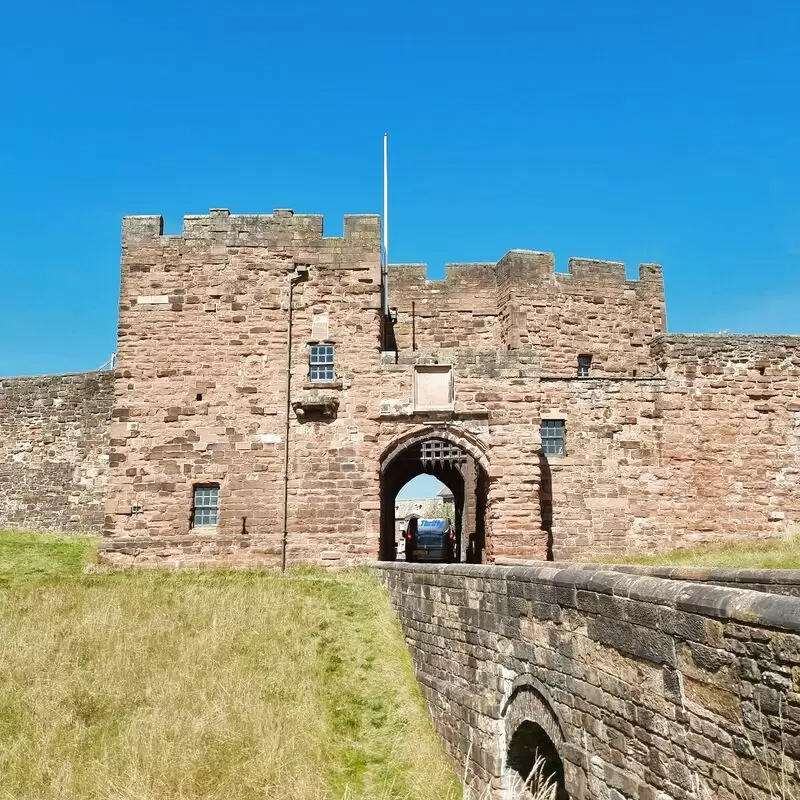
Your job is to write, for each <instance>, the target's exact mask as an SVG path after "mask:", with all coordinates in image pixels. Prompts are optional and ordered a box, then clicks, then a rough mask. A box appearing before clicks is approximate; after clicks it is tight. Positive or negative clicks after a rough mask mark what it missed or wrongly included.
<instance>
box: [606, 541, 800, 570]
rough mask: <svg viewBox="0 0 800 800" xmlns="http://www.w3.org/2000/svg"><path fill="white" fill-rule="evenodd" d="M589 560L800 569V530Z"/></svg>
mask: <svg viewBox="0 0 800 800" xmlns="http://www.w3.org/2000/svg"><path fill="white" fill-rule="evenodd" d="M593 560H596V561H605V562H614V563H617V564H646V565H648V566H674V567H729V568H742V569H759V568H760V569H800V534H794V535H792V536H787V537H781V538H775V539H767V540H764V541H759V542H748V541H741V540H740V541H732V542H729V543H727V544H719V545H705V546H700V547H687V548H685V549H680V550H673V551H671V552H668V553H658V554H656V555H652V556H643V555H634V556H603V557H598V558H597V559H593Z"/></svg>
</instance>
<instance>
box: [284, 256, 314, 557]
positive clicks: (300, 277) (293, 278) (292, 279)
mask: <svg viewBox="0 0 800 800" xmlns="http://www.w3.org/2000/svg"><path fill="white" fill-rule="evenodd" d="M308 278H309V275H308V266H307V265H306V264H295V268H294V272H293V273H292V274H291V275H290V276H289V308H288V311H287V316H288V319H287V336H286V409H285V410H286V429H285V430H284V437H283V533H282V536H281V572H286V549H287V545H288V542H289V431H290V426H291V420H292V418H291V413H292V322H293V317H294V287H295V286H296V285H297V284H298V283H300V282H301V281H307V280H308Z"/></svg>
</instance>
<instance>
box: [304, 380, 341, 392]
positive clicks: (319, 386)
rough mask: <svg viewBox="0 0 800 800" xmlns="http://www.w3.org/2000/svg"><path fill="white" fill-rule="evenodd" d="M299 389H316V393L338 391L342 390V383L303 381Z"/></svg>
mask: <svg viewBox="0 0 800 800" xmlns="http://www.w3.org/2000/svg"><path fill="white" fill-rule="evenodd" d="M300 388H301V389H316V390H317V391H325V390H326V389H333V390H340V389H342V388H344V384H343V383H342V381H313V382H312V381H305V382H304V383H303V384H302V386H301V387H300Z"/></svg>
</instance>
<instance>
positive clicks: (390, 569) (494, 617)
mask: <svg viewBox="0 0 800 800" xmlns="http://www.w3.org/2000/svg"><path fill="white" fill-rule="evenodd" d="M637 571H638V572H640V573H642V572H647V570H646V569H643V568H638V570H637ZM378 572H379V574H380V576H381V579H382V581H383V582H384V584H385V586H386V587H387V588H388V590H389V593H390V596H391V600H392V603H393V605H394V608H395V611H396V613H397V616H398V618H399V620H400V623H401V625H402V627H403V629H404V631H405V635H406V638H407V641H408V644H409V646H410V648H411V652H412V654H413V658H414V662H415V666H416V671H417V676H418V679H419V681H420V684H421V686H422V689H423V692H424V693H425V696H426V698H427V700H428V703H429V706H430V709H431V713H432V715H433V719H434V722H435V725H436V727H437V729H438V730H439V733H440V734H441V736H442V738H443V740H444V743H445V747H446V748H447V750H448V752H449V754H450V756H451V757H452V758H453V760H454V761H455V762H456V763H457V764H458V766H459V768H460V769H461V770H463V769H465V768H466V774H467V775H468V776H469V780H470V782H471V783H472V785H473V786H474V787H475V789H476V791H477V792H483V791H485V790H486V789H487V788H488V787H491V796H492V797H494V798H502V799H503V800H509V799H510V798H511V797H512V796H513V794H512V791H511V788H510V787H511V785H512V782H514V781H518V780H519V778H518V776H519V775H520V774H527V772H528V771H529V770H530V767H531V764H532V763H533V758H534V755H535V754H538V755H539V756H542V757H543V758H544V759H545V762H546V770H547V771H548V772H549V773H550V774H552V775H553V777H554V779H555V780H556V781H557V782H558V783H559V784H560V791H559V794H558V797H559V798H570V800H712V799H713V800H716V798H719V799H720V800H745V799H746V800H769V799H770V798H784V797H786V798H794V797H795V796H796V795H795V794H792V793H791V791H795V792H796V791H797V790H798V788H799V787H800V597H797V596H787V595H792V594H795V595H797V594H800V573H797V572H790V571H782V572H781V571H777V572H773V573H770V574H766V573H762V574H760V575H759V574H758V571H754V570H746V571H741V572H740V573H737V572H736V571H731V570H725V571H724V572H720V573H719V575H717V576H715V574H714V573H700V572H698V571H693V572H689V573H688V574H681V572H680V570H671V571H670V576H671V577H670V578H664V577H658V576H654V575H648V574H631V573H630V572H628V573H626V572H622V571H616V570H613V569H610V568H607V567H589V566H586V565H550V564H547V563H545V562H543V563H540V564H538V565H536V566H478V565H463V564H453V565H441V566H440V565H420V564H399V563H381V564H379V565H378ZM779 574H784V575H786V576H788V577H786V579H784V580H779V579H778V578H776V577H775V576H776V575H779ZM686 578H689V579H690V580H686ZM717 579H718V580H719V582H720V583H724V584H726V585H716V580H717ZM701 581H703V582H701ZM739 583H741V584H742V585H746V586H758V587H759V588H760V589H761V591H754V590H753V589H750V588H739V586H738V584H739ZM782 792H783V793H782Z"/></svg>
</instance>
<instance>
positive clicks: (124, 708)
mask: <svg viewBox="0 0 800 800" xmlns="http://www.w3.org/2000/svg"><path fill="white" fill-rule="evenodd" d="M92 550H93V543H92V542H91V541H88V540H76V539H66V538H63V539H62V538H59V537H53V536H38V535H31V534H27V535H26V534H6V533H0V575H2V583H0V742H2V745H1V746H0V799H2V800H11V799H12V798H14V800H34V798H35V799H36V800H56V798H59V799H60V798H91V800H101V799H105V798H109V799H112V798H113V800H196V799H199V798H204V799H208V800H211V799H214V800H217V799H219V800H222V799H223V798H225V800H256V798H258V799H259V800H283V799H284V798H286V800H289V798H291V799H292V800H338V799H339V798H347V799H348V800H417V799H418V800H423V799H424V800H435V799H436V798H441V799H442V800H444V799H445V798H448V799H449V800H454V799H455V798H456V797H457V796H458V792H459V790H458V787H457V780H456V778H455V776H454V774H453V773H452V771H451V769H450V766H449V764H448V762H447V760H446V759H445V757H444V754H443V751H442V748H441V745H440V743H439V741H438V739H437V738H436V735H435V733H434V731H433V730H432V727H431V724H430V721H429V718H428V716H427V712H426V709H425V704H424V701H423V699H422V697H421V695H420V693H419V690H418V688H417V685H416V682H415V680H414V676H413V670H412V666H411V663H410V660H409V657H408V654H407V651H406V649H405V645H404V641H403V636H402V633H401V631H400V629H399V627H398V625H397V623H396V622H395V620H394V619H393V617H392V614H391V611H390V608H389V605H388V601H387V598H386V595H385V593H384V591H383V590H382V588H381V587H380V585H379V584H378V583H377V581H376V579H375V578H374V577H373V576H372V575H370V574H368V573H367V572H364V571H358V570H355V571H351V572H346V573H337V574H331V573H324V572H317V571H310V570H306V571H302V572H297V573H291V574H289V575H287V576H285V577H281V576H279V575H275V574H268V573H258V572H238V573H232V572H222V571H219V572H211V571H208V572H199V573H197V572H196V573H165V572H157V573H154V572H132V573H114V574H89V575H85V574H81V572H82V569H83V566H84V565H85V564H86V563H87V561H88V560H89V559H90V558H91V554H92Z"/></svg>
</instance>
